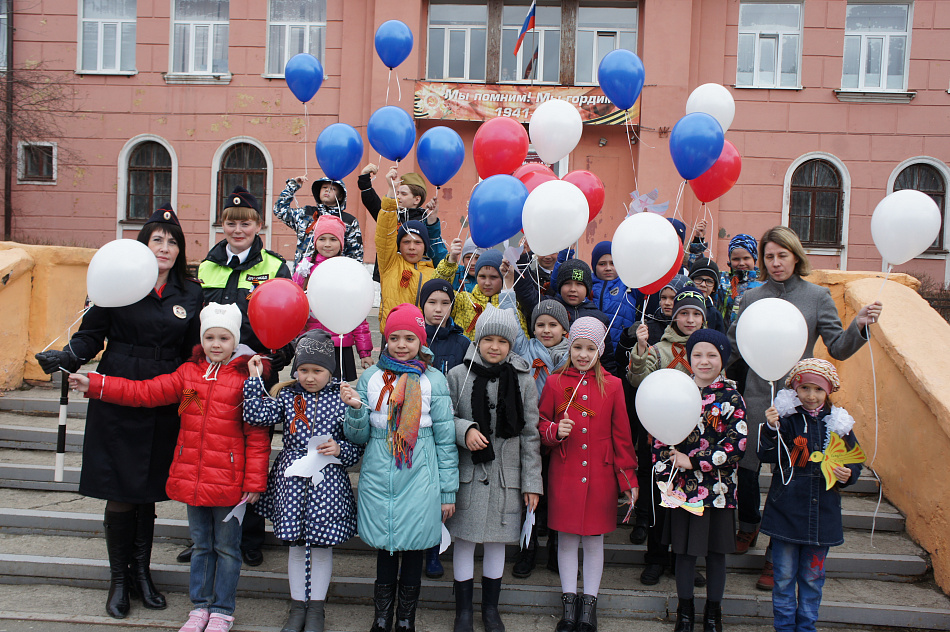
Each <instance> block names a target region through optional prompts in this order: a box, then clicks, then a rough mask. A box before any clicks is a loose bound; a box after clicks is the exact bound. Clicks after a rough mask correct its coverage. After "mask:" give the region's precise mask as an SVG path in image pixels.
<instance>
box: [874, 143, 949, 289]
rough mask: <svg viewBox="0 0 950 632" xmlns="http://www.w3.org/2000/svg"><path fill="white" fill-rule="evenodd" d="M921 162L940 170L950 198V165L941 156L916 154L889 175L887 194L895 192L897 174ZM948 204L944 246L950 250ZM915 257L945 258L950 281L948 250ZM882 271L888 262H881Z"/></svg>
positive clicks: (885, 269)
mask: <svg viewBox="0 0 950 632" xmlns="http://www.w3.org/2000/svg"><path fill="white" fill-rule="evenodd" d="M921 163H922V164H925V165H929V166H931V167H933V168H934V169H936V170H937V171H939V172H940V175H942V176H943V181H944V184H945V185H946V186H947V197H948V198H950V167H948V166H947V163H945V162H944V161H942V160H940V159H939V158H934V157H933V156H914V157H913V158H908V159H907V160H905V161H903V162H902V163H900V164H899V165H897V166H896V167H894V170H893V171H891V175H890V176H888V178H887V190H886V191H885V195H890V194H891V193H893V192H894V184H895V183H896V182H897V176H899V175H900V173H901V171H903V170H904V169H906V168H907V167H910V166H913V165H917V164H921ZM946 206H947V201H944V209H943V213H944V218H943V247H944V248H945V249H948V250H950V242H948V241H947V240H948V238H950V233H948V231H947V224H948V223H950V222H948V220H950V213H948V209H947V208H946ZM914 259H938V260H939V259H943V260H945V261H946V262H947V266H946V270H945V272H944V283H946V282H950V254H948V253H946V252H927V251H924V252H923V253H921V254H919V255H917V256H916V257H914ZM881 271H882V272H887V264H886V263H884V262H883V261H882V262H881Z"/></svg>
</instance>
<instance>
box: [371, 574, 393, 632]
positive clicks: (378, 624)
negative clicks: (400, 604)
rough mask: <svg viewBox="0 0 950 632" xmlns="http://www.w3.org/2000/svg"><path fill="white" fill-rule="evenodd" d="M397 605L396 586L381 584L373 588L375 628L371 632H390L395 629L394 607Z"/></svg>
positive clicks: (377, 583)
mask: <svg viewBox="0 0 950 632" xmlns="http://www.w3.org/2000/svg"><path fill="white" fill-rule="evenodd" d="M395 605H396V584H380V583H379V582H376V584H375V585H374V586H373V607H374V608H375V609H376V613H375V614H374V615H373V627H371V628H370V632H390V630H392V629H393V607H394V606H395Z"/></svg>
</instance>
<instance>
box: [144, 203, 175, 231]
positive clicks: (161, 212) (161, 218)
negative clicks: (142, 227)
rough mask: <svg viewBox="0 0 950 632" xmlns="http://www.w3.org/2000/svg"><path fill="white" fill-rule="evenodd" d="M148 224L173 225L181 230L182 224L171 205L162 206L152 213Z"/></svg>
mask: <svg viewBox="0 0 950 632" xmlns="http://www.w3.org/2000/svg"><path fill="white" fill-rule="evenodd" d="M145 223H146V224H153V223H154V224H171V225H172V226H177V227H178V228H181V223H180V222H179V221H178V214H177V213H176V212H175V209H173V208H172V205H171V204H162V205H161V206H159V207H158V208H157V209H155V212H154V213H152V214H151V215H150V216H149V218H148V220H147V221H146V222H145Z"/></svg>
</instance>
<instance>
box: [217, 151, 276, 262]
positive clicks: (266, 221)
mask: <svg viewBox="0 0 950 632" xmlns="http://www.w3.org/2000/svg"><path fill="white" fill-rule="evenodd" d="M240 143H247V144H248V145H254V146H255V147H257V148H258V149H259V150H260V151H261V153H262V154H264V161H265V162H266V164H267V175H266V176H265V179H264V181H265V183H266V184H265V185H264V186H265V189H264V190H265V191H267V195H266V199H264V200H258V202H259V203H260V205H261V217H263V224H262V226H261V233H260V234H261V239H263V240H264V247H265V248H270V247H271V221H270V217H271V213H270V209H272V208H274V159H273V158H272V157H271V155H270V152H269V151H267V147H266V146H265V145H264V143H262V142H261V141H259V140H257V139H256V138H253V137H251V136H235V137H233V138H229V139H228V140H226V141H224V142H223V143H221V144H220V145H218V148H217V149H216V150H215V151H214V156H212V158H211V188H210V189H208V190H209V191H211V192H212V193H211V196H210V197H211V199H210V201H209V206H208V239H209V243H210V244H211V246H214V245H215V244H216V243H218V242H219V241H220V240H221V235H223V234H224V228H223V227H221V226H215V225H214V220H215V214H216V213H217V209H218V201H219V200H218V173H219V172H220V171H221V161H222V160H224V154H225V152H226V151H227V150H228V148H229V147H231V146H232V145H238V144H240Z"/></svg>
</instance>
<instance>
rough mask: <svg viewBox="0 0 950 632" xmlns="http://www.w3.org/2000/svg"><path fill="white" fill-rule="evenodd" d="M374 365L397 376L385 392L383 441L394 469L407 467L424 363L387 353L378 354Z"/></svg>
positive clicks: (416, 426)
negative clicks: (388, 390)
mask: <svg viewBox="0 0 950 632" xmlns="http://www.w3.org/2000/svg"><path fill="white" fill-rule="evenodd" d="M376 366H378V367H379V368H380V369H382V370H383V371H389V372H391V373H394V374H396V375H398V376H399V379H398V380H397V381H396V385H395V386H394V387H393V390H392V393H391V394H390V395H389V414H388V417H387V423H388V428H389V435H388V437H387V439H386V444H387V445H388V446H389V451H390V452H391V453H392V455H393V458H394V459H396V467H397V468H398V469H402V466H403V464H405V465H406V467H407V468H411V467H412V450H413V448H415V446H416V439H418V438H419V420H420V418H421V417H422V385H421V379H420V377H421V376H422V374H423V373H424V372H425V370H426V363H425V362H423V361H422V360H419V359H413V360H397V359H396V358H394V357H392V356H391V355H389V354H387V353H381V354H380V355H379V362H377V363H376Z"/></svg>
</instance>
